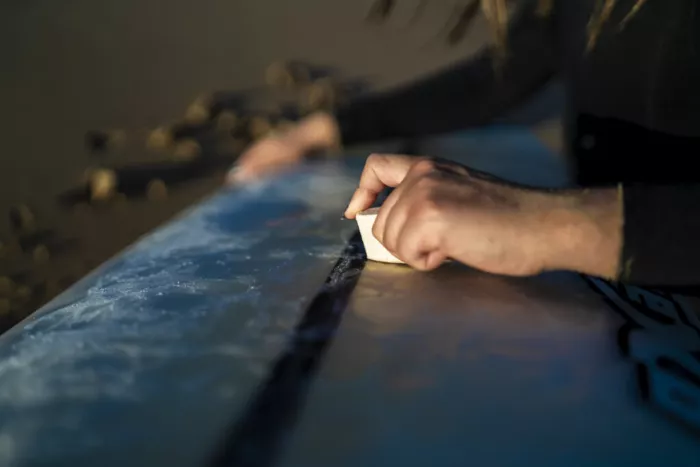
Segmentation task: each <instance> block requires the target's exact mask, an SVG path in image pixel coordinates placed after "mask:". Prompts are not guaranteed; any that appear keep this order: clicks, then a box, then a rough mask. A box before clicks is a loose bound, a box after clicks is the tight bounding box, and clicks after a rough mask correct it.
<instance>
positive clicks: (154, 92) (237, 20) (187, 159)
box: [0, 0, 561, 332]
mask: <svg viewBox="0 0 700 467" xmlns="http://www.w3.org/2000/svg"><path fill="white" fill-rule="evenodd" d="M380 3H381V2H380ZM384 3H386V5H393V9H392V11H391V14H390V15H388V16H387V17H386V18H385V19H383V20H382V18H381V16H382V15H381V13H382V12H381V9H382V5H379V10H377V8H378V6H377V4H376V3H375V1H374V0H352V1H350V0H199V1H197V2H194V1H191V0H168V1H165V0H101V1H99V2H96V1H94V0H3V1H2V2H0V59H1V60H2V61H1V64H0V106H1V107H0V213H2V218H0V219H1V222H0V332H2V331H4V330H6V329H8V328H9V327H10V326H12V325H13V324H14V323H16V322H17V321H19V320H20V319H22V318H23V317H25V316H27V315H28V314H29V313H31V312H32V311H34V310H35V309H36V308H38V307H39V306H41V305H42V304H43V303H45V302H46V301H47V300H49V299H51V298H52V297H53V296H55V295H56V294H58V293H60V291H61V290H63V289H65V288H66V287H68V286H69V285H70V284H72V283H73V282H75V281H76V280H78V279H79V278H80V277H82V276H83V275H85V274H86V273H88V272H89V271H90V270H92V269H94V268H95V267H96V266H98V265H99V264H101V263H102V262H104V261H105V260H107V259H109V258H110V257H111V256H113V255H115V254H116V253H118V252H119V251H120V250H121V249H123V248H125V247H126V246H128V245H129V244H130V243H132V242H134V240H135V239H137V238H138V237H139V236H141V235H144V234H146V233H147V232H149V231H150V230H152V229H153V228H154V227H156V226H158V225H159V224H161V223H163V222H164V221H166V220H167V219H169V218H171V217H172V216H174V215H175V214H177V213H178V212H179V211H181V210H183V209H185V208H187V207H188V206H190V205H192V204H193V203H196V202H197V201H198V200H201V199H202V198H203V197H206V196H207V195H208V194H211V193H213V192H214V191H215V190H217V188H218V187H219V186H220V185H221V182H222V180H223V176H224V174H225V171H226V167H227V166H228V165H229V164H230V163H232V162H233V161H234V160H235V158H236V156H237V155H238V154H240V152H241V151H242V150H244V148H245V146H246V145H247V144H250V142H252V141H253V140H254V139H255V138H257V137H262V136H264V134H265V133H266V131H267V130H269V129H270V128H274V127H275V125H282V124H289V121H290V120H293V119H294V118H295V117H296V114H300V115H303V113H304V112H305V111H308V107H309V106H313V105H321V104H319V103H316V104H314V103H311V104H309V102H308V100H309V98H310V97H309V96H310V95H309V93H308V91H307V90H304V89H301V90H299V89H297V90H294V91H288V90H287V91H284V90H283V91H279V90H275V89H274V87H272V88H269V87H266V78H267V81H268V82H269V81H275V77H274V76H272V77H271V76H270V73H271V72H270V68H269V67H270V65H271V64H274V63H277V64H279V63H281V62H285V61H289V60H293V61H295V63H303V64H305V65H308V67H307V68H306V69H307V70H320V71H319V72H318V73H316V72H313V73H311V76H310V82H309V84H313V81H314V80H315V79H326V83H327V82H328V78H330V79H332V80H334V81H333V82H334V83H341V82H355V81H357V80H359V81H360V82H362V83H364V85H366V89H371V90H381V89H384V88H387V87H390V86H393V85H396V84H398V83H401V82H405V81H409V80H411V79H414V78H415V77H417V76H419V75H421V74H423V73H426V72H429V71H432V70H435V69H436V68H439V67H440V66H443V65H446V64H448V63H450V62H454V61H456V60H461V59H465V58H468V57H469V56H470V55H472V54H474V53H475V51H477V50H478V49H479V48H480V47H481V46H483V45H484V44H485V43H486V41H487V39H488V29H487V27H486V24H485V22H484V21H483V19H482V18H481V17H479V16H477V17H476V18H475V19H474V21H473V22H472V23H471V24H470V25H469V27H468V28H464V30H463V31H461V32H460V31H457V32H455V31H454V28H455V24H454V20H455V17H456V12H459V11H462V10H463V9H464V8H465V6H466V5H467V4H468V3H470V2H468V1H459V0H454V1H450V0H430V1H422V0H397V1H395V2H384ZM370 11H374V13H375V14H374V16H372V17H371V19H372V20H371V21H370V20H368V13H369V12H370ZM378 11H379V16H380V17H379V18H378V17H377V12H378ZM274 69H275V68H274V66H273V70H274ZM279 69H280V68H279V66H278V68H277V70H278V72H277V73H278V75H279ZM273 74H274V72H273ZM278 78H279V76H278ZM277 81H279V79H278V80H277ZM272 84H274V83H272ZM212 96H218V97H216V98H213V97H212ZM221 96H224V97H223V100H224V101H226V102H227V103H228V104H230V105H228V106H227V107H226V109H225V110H229V111H231V112H229V113H228V114H227V117H228V118H229V120H226V119H222V120H221V121H219V122H217V125H219V124H221V125H223V126H226V125H232V123H231V121H230V119H231V118H234V119H235V118H237V119H238V120H239V121H240V119H241V118H243V117H244V118H245V121H246V125H248V126H247V127H246V128H247V130H248V131H247V133H246V134H245V135H234V136H235V137H234V138H229V139H228V140H227V141H226V144H223V145H222V144H219V143H220V140H216V144H209V143H211V142H212V139H211V137H210V133H211V131H214V130H211V128H202V127H201V125H200V118H199V116H198V115H197V110H198V109H199V108H200V107H201V106H200V105H199V104H205V107H206V105H209V104H211V103H212V102H213V101H212V99H214V100H216V99H219V98H220V97H221ZM350 98H351V97H350ZM312 100H313V99H312ZM249 101H250V102H254V104H250V103H249ZM560 102H561V91H560V89H558V86H557V84H556V83H554V84H553V85H552V86H550V87H549V88H548V89H547V90H546V91H544V92H543V93H542V94H541V95H540V96H538V97H537V98H536V99H535V100H534V101H532V102H529V103H528V104H527V105H526V106H525V107H524V108H522V109H519V110H518V111H517V112H516V113H515V114H513V115H512V116H511V120H512V122H515V123H522V124H528V125H529V124H531V123H532V122H534V121H538V124H537V125H531V128H532V131H534V132H535V134H536V135H537V136H538V137H539V138H540V139H541V140H542V141H543V142H544V143H545V144H546V145H547V146H549V147H550V148H552V149H553V150H557V151H558V150H560V149H561V139H560V135H559V133H560V123H559V119H558V116H557V111H558V109H559V108H560V106H561V104H560ZM198 106H199V107H198ZM239 107H241V108H245V110H241V109H239ZM543 111H544V114H546V116H545V118H539V117H541V116H542V115H543ZM255 118H258V120H254V119H255ZM183 122H184V123H183ZM253 122H255V123H253ZM255 125H257V127H256V128H257V130H256V131H252V130H251V128H253V126H255ZM266 125H267V126H266ZM261 126H262V129H261V128H259V127H261ZM268 127H269V128H268ZM174 129H176V130H174ZM210 130H211V131H210ZM219 130H220V128H219ZM177 131H180V132H181V133H182V134H183V135H184V137H183V138H182V139H185V140H186V141H185V142H186V143H192V141H195V142H196V143H197V144H195V145H192V144H190V145H189V146H188V145H187V144H184V145H182V144H174V143H176V141H174V140H173V138H174V135H175V133H177ZM227 131H228V130H227ZM227 134H228V135H229V136H230V132H229V133H227ZM208 135H209V136H208ZM175 136H177V135H175ZM207 142H209V143H207ZM368 150H369V149H368ZM435 155H439V154H435ZM115 177H116V178H117V179H118V182H115ZM100 190H106V191H110V190H111V191H110V193H108V194H107V195H104V193H103V194H102V195H101V194H100V193H101V191H100Z"/></svg>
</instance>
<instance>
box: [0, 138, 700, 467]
mask: <svg viewBox="0 0 700 467" xmlns="http://www.w3.org/2000/svg"><path fill="white" fill-rule="evenodd" d="M509 131H510V130H507V129H500V130H498V131H494V133H493V141H492V144H493V145H499V144H500V145H501V147H502V146H503V144H511V145H515V146H517V147H518V148H520V151H521V153H522V152H527V151H531V152H533V153H538V151H540V152H541V151H542V149H541V148H540V147H539V146H538V143H537V142H536V141H535V140H534V139H532V138H530V139H529V138H528V137H527V136H524V135H522V134H521V133H517V132H513V134H512V135H510V136H511V139H508V138H505V136H507V135H508V134H509V133H508V132H509ZM475 138H477V140H478V146H479V147H482V148H484V147H488V146H487V143H488V141H486V140H484V138H486V137H485V136H484V135H478V136H476V137H475ZM512 138H516V141H515V142H513V140H512ZM517 138H520V139H517ZM486 139H488V138H486ZM472 142H473V141H472ZM465 144H466V145H467V146H468V144H470V143H469V142H467V143H460V145H461V146H460V147H465ZM506 152H508V151H506ZM491 161H493V159H491V158H487V159H485V164H489V163H492V162H491ZM477 162H478V161H477ZM361 166H362V160H361V159H354V160H352V159H350V160H346V161H337V160H336V161H331V162H323V163H315V164H310V165H307V166H303V167H301V168H299V169H298V170H295V171H293V172H290V173H286V174H284V175H281V176H278V177H276V178H273V179H270V180H266V181H262V182H260V183H258V184H255V185H252V186H247V187H242V188H237V189H230V190H224V191H222V192H220V193H217V194H216V195H215V196H213V197H212V198H210V199H208V200H206V201H204V202H203V203H202V204H200V205H199V206H196V207H195V208H193V209H192V210H190V211H188V212H187V213H185V214H183V215H182V216H180V217H179V218H177V219H175V220H174V221H172V222H171V223H169V224H168V225H165V226H163V227H162V228H160V229H158V230H157V231H155V232H153V233H152V234H150V235H148V236H146V237H144V238H143V239H141V240H140V241H138V242H137V243H136V244H135V245H133V246H132V247H130V248H129V249H127V250H126V251H124V252H123V253H122V254H120V255H118V256H117V257H116V258H114V259H113V260H112V261H110V262H108V263H107V264H105V265H103V266H102V267H100V268H99V269H98V270H96V271H95V272H94V273H92V274H91V275H89V276H88V277H86V278H85V279H83V280H82V281H80V282H79V283H78V284H76V285H75V286H73V287H72V288H71V289H69V290H68V291H66V292H65V293H64V294H62V295H60V296H59V297H57V298H56V299H55V300H53V301H52V302H51V303H49V304H48V305H46V306H45V307H43V308H42V309H40V310H38V311H37V312H36V313H34V314H33V315H32V316H31V317H30V318H28V319H27V320H25V321H24V322H22V323H20V324H19V325H18V326H16V327H15V328H13V329H12V330H10V331H9V332H8V333H6V334H4V335H3V336H0V465H11V466H28V465H44V464H49V465H100V466H111V465H115V466H116V465H119V466H123V465H130V466H140V465H144V466H146V465H148V466H153V465H165V466H169V467H174V466H201V465H208V466H223V465H251V466H326V465H339V466H344V465H347V466H354V465H362V466H375V465H376V466H380V465H381V466H384V465H404V466H413V465H415V466H423V465H435V466H452V465H455V466H457V465H459V466H462V465H498V466H521V465H538V466H557V467H558V466H561V465H569V466H591V465H595V466H628V465H635V466H655V465H664V466H697V465H698V460H699V459H700V435H699V434H698V433H699V429H700V301H699V300H700V299H699V298H697V297H694V296H691V295H687V294H679V293H676V292H670V291H665V290H657V289H645V288H639V287H631V286H623V285H619V284H612V283H608V282H605V281H601V280H599V279H595V278H589V277H582V276H580V275H577V274H573V273H552V274H545V275H542V276H540V277H534V278H525V279H516V278H505V277H499V276H493V275H487V274H483V273H480V272H478V271H475V270H473V269H470V268H468V267H466V266H463V265H460V264H456V263H450V264H445V265H444V266H442V267H441V268H439V269H438V270H436V271H433V272H430V273H422V272H418V271H414V270H411V269H410V268H407V267H405V266H400V265H390V264H379V263H371V262H367V261H366V258H365V256H364V250H363V245H362V242H361V241H360V239H359V237H358V235H357V227H356V224H355V223H354V222H348V221H342V220H340V218H339V217H340V216H339V215H338V213H340V212H342V210H343V208H344V207H345V203H346V202H347V200H348V199H349V196H350V194H351V193H352V192H353V190H354V188H355V184H356V182H357V177H358V175H359V172H360V170H361ZM478 168H480V169H483V167H478ZM493 171H494V172H497V170H493ZM523 172H524V171H523V170H515V171H514V173H515V174H520V175H522V173H523ZM562 173H563V172H562ZM553 183H554V182H553Z"/></svg>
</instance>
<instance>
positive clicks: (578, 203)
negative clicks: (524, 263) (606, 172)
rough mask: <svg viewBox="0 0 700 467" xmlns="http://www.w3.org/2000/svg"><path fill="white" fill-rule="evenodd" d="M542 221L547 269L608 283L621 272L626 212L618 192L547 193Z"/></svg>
mask: <svg viewBox="0 0 700 467" xmlns="http://www.w3.org/2000/svg"><path fill="white" fill-rule="evenodd" d="M542 196H544V197H546V198H547V199H546V201H545V202H543V203H541V204H542V205H543V206H544V209H543V213H544V216H543V219H542V220H541V222H543V223H544V225H545V228H544V231H545V238H543V239H541V242H542V246H543V248H544V249H545V254H544V258H545V269H549V270H562V269H563V270H572V271H577V272H581V273H584V274H590V275H595V276H600V277H605V278H608V279H615V278H616V277H617V275H618V272H619V262H620V252H621V249H622V225H623V214H622V213H623V209H622V199H621V198H622V197H621V195H620V191H619V190H618V189H617V188H602V189H584V190H576V191H567V192H564V193H547V194H543V195H542Z"/></svg>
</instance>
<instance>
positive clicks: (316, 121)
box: [226, 113, 340, 184]
mask: <svg viewBox="0 0 700 467" xmlns="http://www.w3.org/2000/svg"><path fill="white" fill-rule="evenodd" d="M339 140H340V136H339V130H338V125H337V123H336V122H335V120H334V119H333V117H331V116H330V115H328V114H325V113H317V114H314V115H311V116H309V117H307V118H305V119H304V120H302V121H300V122H299V123H298V124H297V125H296V126H295V127H293V128H291V129H290V130H288V131H286V132H285V133H284V134H280V135H273V136H269V137H267V138H265V139H263V140H261V141H258V142H257V143H255V144H253V145H252V146H251V147H250V148H248V149H247V150H246V151H245V152H244V153H243V154H242V155H241V156H240V157H239V159H238V161H236V163H235V165H234V166H233V168H232V169H231V170H230V171H229V173H228V175H227V176H226V182H227V183H229V184H231V183H236V182H247V181H250V180H255V179H257V178H260V177H263V176H266V175H271V174H273V173H276V172H279V171H280V170H283V169H285V168H288V167H290V166H293V165H296V164H298V163H300V162H301V161H303V160H304V157H305V156H306V155H307V154H309V153H310V152H312V151H318V150H327V149H331V148H333V147H336V146H338V145H339V143H340V141H339Z"/></svg>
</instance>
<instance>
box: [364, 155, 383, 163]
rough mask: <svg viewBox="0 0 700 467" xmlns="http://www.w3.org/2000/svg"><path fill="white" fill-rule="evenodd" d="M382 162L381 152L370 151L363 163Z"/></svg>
mask: <svg viewBox="0 0 700 467" xmlns="http://www.w3.org/2000/svg"><path fill="white" fill-rule="evenodd" d="M382 162H384V156H383V155H382V154H378V153H372V154H370V155H369V156H367V161H366V162H365V164H366V165H370V166H375V165H379V164H381V163H382Z"/></svg>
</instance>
